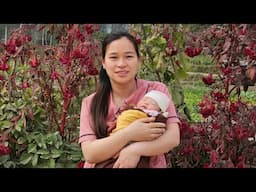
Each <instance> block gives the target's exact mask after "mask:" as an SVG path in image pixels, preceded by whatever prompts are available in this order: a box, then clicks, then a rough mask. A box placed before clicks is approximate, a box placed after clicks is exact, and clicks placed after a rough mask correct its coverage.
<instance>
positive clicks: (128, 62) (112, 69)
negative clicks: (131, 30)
mask: <svg viewBox="0 0 256 192" xmlns="http://www.w3.org/2000/svg"><path fill="white" fill-rule="evenodd" d="M102 64H103V68H104V69H105V70H106V72H107V74H108V76H109V78H110V81H112V82H115V83H119V84H120V83H121V84H122V83H129V82H132V81H133V80H134V78H135V76H136V73H137V72H138V68H139V58H138V56H137V54H136V51H135V48H134V46H133V44H132V43H131V42H130V41H129V40H128V39H127V38H126V37H122V38H120V39H117V40H114V41H112V42H111V43H110V44H109V45H108V46H107V49H106V55H105V58H104V59H103V61H102Z"/></svg>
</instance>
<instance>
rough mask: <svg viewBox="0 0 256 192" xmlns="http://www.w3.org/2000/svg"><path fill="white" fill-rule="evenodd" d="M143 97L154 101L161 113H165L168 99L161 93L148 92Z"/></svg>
mask: <svg viewBox="0 0 256 192" xmlns="http://www.w3.org/2000/svg"><path fill="white" fill-rule="evenodd" d="M145 97H150V98H152V99H154V100H155V101H156V102H157V104H158V105H159V107H160V109H161V110H162V112H165V111H166V110H167V108H168V106H169V102H170V99H169V97H168V96H167V95H166V94H164V93H163V92H161V91H156V90H152V91H149V92H148V93H147V94H146V95H145Z"/></svg>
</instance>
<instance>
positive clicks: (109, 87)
mask: <svg viewBox="0 0 256 192" xmlns="http://www.w3.org/2000/svg"><path fill="white" fill-rule="evenodd" d="M139 65H140V54H139V51H138V45H137V43H136V40H135V38H134V37H133V36H132V35H130V34H129V33H126V32H119V33H112V34H109V35H108V36H107V37H106V38H105V39H104V41H103V43H102V68H101V70H100V76H99V80H100V82H99V86H98V87H97V90H96V92H95V93H93V94H91V95H90V96H88V97H86V98H84V99H83V102H82V108H81V115H80V138H79V143H80V144H81V148H82V151H83V154H84V157H85V160H86V162H85V164H84V167H87V168H89V167H99V166H97V164H99V163H102V162H104V161H106V160H108V159H112V158H114V159H115V160H114V162H113V164H112V165H111V167H113V168H136V167H140V166H139V164H140V160H142V159H144V157H148V158H149V161H148V162H146V165H145V164H144V166H143V167H151V168H165V167H167V163H166V159H165V153H167V152H169V151H170V150H171V149H173V148H174V147H176V146H177V145H178V144H179V142H180V135H179V126H178V125H179V122H180V120H179V119H178V117H177V114H176V109H175V107H174V104H173V101H172V98H171V96H170V93H169V91H168V88H167V86H166V85H164V84H163V83H160V82H156V81H147V80H143V79H138V78H137V73H138V70H139ZM153 89H154V90H158V91H161V92H163V93H165V94H166V95H167V97H168V98H169V100H170V103H169V105H168V107H167V110H166V111H167V112H168V114H169V118H168V119H167V121H166V123H161V122H154V120H155V117H145V118H142V119H138V120H136V121H134V122H133V123H131V124H130V125H128V126H127V127H126V128H125V129H122V130H120V131H117V132H116V133H114V134H111V135H110V133H111V130H112V129H113V128H115V127H114V126H113V125H114V124H115V120H116V115H117V114H118V112H119V111H120V109H122V108H125V107H127V106H131V105H136V104H137V102H138V101H139V100H140V99H141V98H142V97H143V96H144V95H145V94H146V93H147V92H149V91H150V90H153ZM163 128H164V129H166V131H164V132H163V131H162V130H163ZM159 133H161V134H159ZM131 142H132V143H131ZM129 143H131V144H129ZM127 144H129V145H127ZM103 167H104V166H103Z"/></svg>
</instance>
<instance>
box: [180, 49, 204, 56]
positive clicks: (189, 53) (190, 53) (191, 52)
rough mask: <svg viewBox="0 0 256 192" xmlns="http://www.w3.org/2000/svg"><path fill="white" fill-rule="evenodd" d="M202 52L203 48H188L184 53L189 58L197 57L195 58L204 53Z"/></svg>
mask: <svg viewBox="0 0 256 192" xmlns="http://www.w3.org/2000/svg"><path fill="white" fill-rule="evenodd" d="M202 50H203V49H202V48H201V47H196V48H193V47H187V48H185V51H184V52H185V53H186V55H187V56H189V57H195V56H197V55H199V54H200V53H201V52H202Z"/></svg>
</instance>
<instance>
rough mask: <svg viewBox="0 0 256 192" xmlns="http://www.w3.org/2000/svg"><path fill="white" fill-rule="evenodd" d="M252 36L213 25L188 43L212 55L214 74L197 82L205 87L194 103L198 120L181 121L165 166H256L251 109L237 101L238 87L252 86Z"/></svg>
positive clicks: (245, 29) (254, 110)
mask: <svg viewBox="0 0 256 192" xmlns="http://www.w3.org/2000/svg"><path fill="white" fill-rule="evenodd" d="M255 32H256V31H255V30H254V27H253V26H248V25H233V24H231V25H222V26H218V25H213V26H211V27H210V28H208V29H207V30H205V31H204V32H203V33H202V34H201V35H200V36H195V35H194V36H193V37H192V38H191V39H193V40H195V41H194V42H197V43H199V44H200V46H201V47H202V49H203V50H207V51H208V52H209V53H210V54H211V55H212V56H213V58H214V59H215V63H216V67H218V68H219V73H218V74H216V75H213V74H208V75H207V76H205V77H203V78H202V81H203V82H204V83H205V84H206V86H209V88H210V93H209V95H205V97H204V98H202V100H201V102H200V103H199V104H198V106H199V112H200V114H201V115H202V117H203V118H204V120H203V121H202V122H200V123H190V122H188V121H186V120H185V119H184V120H182V125H181V144H180V146H178V147H177V148H176V149H174V150H173V151H171V152H170V154H169V155H170V156H169V157H170V162H171V165H170V166H172V167H205V168H206V167H225V168H226V167H237V168H243V167H255V166H256V158H255V156H256V140H255V134H256V106H253V105H252V104H250V103H245V102H243V101H242V98H241V96H240V92H241V90H240V86H241V85H242V86H244V87H245V89H244V90H245V91H246V90H247V89H246V86H247V88H248V86H250V85H253V84H254V83H255V79H254V78H255V77H254V75H255V72H254V67H255V59H256V58H255V57H254V54H255V50H254V45H255V43H256V42H255V40H256V39H255ZM191 42H193V41H191ZM191 42H190V43H191ZM244 64H246V65H244ZM249 74H250V75H249ZM234 98H235V99H234Z"/></svg>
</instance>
